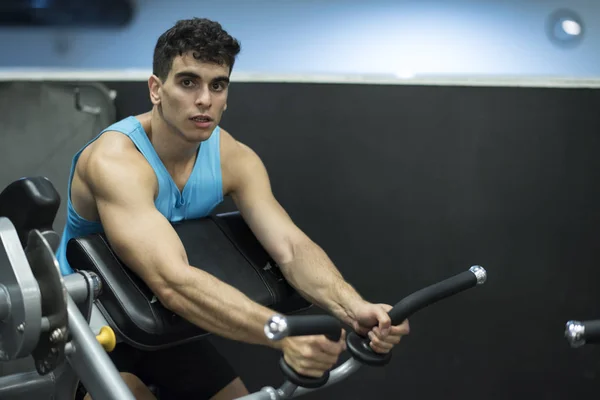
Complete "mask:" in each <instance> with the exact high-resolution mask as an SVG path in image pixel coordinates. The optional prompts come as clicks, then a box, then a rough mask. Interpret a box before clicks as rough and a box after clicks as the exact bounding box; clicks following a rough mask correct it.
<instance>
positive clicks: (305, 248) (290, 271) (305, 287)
mask: <svg viewBox="0 0 600 400" xmlns="http://www.w3.org/2000/svg"><path fill="white" fill-rule="evenodd" d="M280 267H281V270H282V272H283V274H284V276H285V278H286V280H287V281H288V282H289V283H290V284H291V285H292V286H293V287H294V288H295V289H296V290H297V291H298V292H299V293H300V294H301V295H302V296H303V297H304V298H306V299H307V300H309V301H311V302H312V303H313V304H315V305H317V306H319V307H321V308H323V309H325V310H328V311H329V312H331V313H332V314H333V315H335V316H336V317H338V318H339V319H340V320H342V321H344V322H345V323H347V324H351V323H352V322H353V319H354V317H353V315H352V311H351V310H352V308H353V307H354V306H355V305H356V304H358V303H360V302H362V301H363V299H362V297H361V296H360V295H359V294H358V292H357V291H356V290H355V289H354V288H353V287H352V286H351V285H350V284H349V283H348V282H346V281H345V280H344V278H343V276H342V275H341V273H340V272H339V271H338V269H337V268H336V267H335V266H334V265H333V262H332V261H331V260H330V258H329V257H328V256H327V254H326V253H325V252H324V251H323V249H321V247H320V246H318V245H317V244H315V243H314V242H312V241H310V240H308V239H307V240H305V241H303V242H302V243H298V244H296V245H295V246H294V251H293V257H292V259H291V260H290V261H289V262H285V263H282V264H280Z"/></svg>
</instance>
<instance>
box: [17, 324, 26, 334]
mask: <svg viewBox="0 0 600 400" xmlns="http://www.w3.org/2000/svg"><path fill="white" fill-rule="evenodd" d="M17 331H18V332H19V333H23V332H25V323H24V322H23V323H21V324H19V326H17Z"/></svg>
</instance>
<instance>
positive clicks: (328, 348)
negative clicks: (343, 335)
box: [317, 337, 346, 358]
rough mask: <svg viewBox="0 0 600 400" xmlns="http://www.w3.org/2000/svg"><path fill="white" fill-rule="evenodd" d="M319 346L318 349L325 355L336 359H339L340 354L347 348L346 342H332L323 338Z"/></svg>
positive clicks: (318, 343)
mask: <svg viewBox="0 0 600 400" xmlns="http://www.w3.org/2000/svg"><path fill="white" fill-rule="evenodd" d="M317 345H318V349H319V350H320V351H322V352H323V353H324V354H327V355H329V356H334V357H336V358H337V357H338V356H339V355H340V353H341V352H342V351H343V350H344V349H345V346H346V342H345V340H344V341H342V340H340V341H338V342H332V341H331V340H329V339H327V338H325V337H323V339H322V340H319V341H318V342H317Z"/></svg>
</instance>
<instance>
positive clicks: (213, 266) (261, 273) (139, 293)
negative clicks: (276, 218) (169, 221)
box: [67, 212, 310, 349]
mask: <svg viewBox="0 0 600 400" xmlns="http://www.w3.org/2000/svg"><path fill="white" fill-rule="evenodd" d="M173 227H174V229H175V231H176V232H177V234H178V235H179V237H180V238H181V241H182V243H183V245H184V247H185V249H186V252H187V255H188V259H189V261H190V264H191V265H192V266H194V267H196V268H200V269H202V270H204V271H206V272H208V273H210V274H212V275H214V276H215V277H217V278H218V279H220V280H222V281H223V282H225V283H228V284H230V285H232V286H234V287H236V288H237V289H239V290H240V291H241V292H243V293H244V294H246V295H247V296H248V297H249V298H251V299H252V300H254V301H256V302H257V303H259V304H262V305H264V306H267V307H270V308H273V309H274V310H276V311H278V312H282V313H294V312H297V311H301V310H304V309H306V308H308V307H310V303H308V302H307V301H306V300H304V299H303V298H302V297H300V295H299V294H298V293H297V292H296V291H295V290H294V289H293V288H292V287H291V286H290V285H289V284H288V283H287V281H286V280H285V279H284V278H283V275H282V274H281V271H280V270H279V267H278V266H277V264H276V263H275V262H274V261H273V260H272V259H271V257H270V256H269V255H268V253H267V252H266V251H265V250H264V249H263V248H262V246H261V245H260V243H259V242H258V240H257V239H256V238H255V237H254V235H253V234H252V231H251V230H250V229H249V228H248V226H247V225H246V224H245V222H244V220H243V219H242V217H241V215H240V214H239V213H238V212H234V213H227V214H219V215H215V216H210V217H206V218H201V219H196V220H187V221H184V222H181V223H177V224H174V225H173ZM67 259H68V260H69V264H70V265H71V266H72V267H73V268H75V269H77V270H89V271H93V272H95V273H97V274H98V275H99V276H100V278H101V279H102V281H103V290H102V293H101V294H100V296H99V297H98V300H97V302H96V303H97V305H98V309H99V310H100V311H101V312H102V314H103V315H104V317H105V318H106V319H107V320H108V321H109V323H110V324H111V326H112V327H113V329H115V331H116V332H117V334H118V335H119V337H120V339H122V340H123V341H125V342H127V343H129V344H131V345H132V346H135V347H138V348H142V349H157V348H164V347H168V346H172V345H176V344H179V343H182V342H185V341H189V340H194V339H197V338H200V337H202V336H204V335H207V334H208V332H206V331H204V330H202V329H201V328H199V327H197V326H195V325H193V324H191V323H189V322H188V321H186V320H185V319H183V318H181V317H179V316H178V315H176V314H174V313H173V312H171V311H169V310H168V309H166V308H165V307H164V306H163V305H162V304H160V302H158V301H157V300H156V297H155V296H154V294H153V293H152V291H151V290H150V289H149V288H148V286H147V285H146V284H145V283H144V282H143V281H142V280H141V279H140V278H139V277H138V276H137V275H135V274H134V273H133V272H132V271H131V270H129V268H127V267H126V266H125V265H124V264H123V263H122V262H121V260H119V258H118V257H117V255H116V254H115V253H114V252H113V251H112V249H111V247H110V245H109V243H108V241H107V239H106V237H105V235H104V234H93V235H89V236H85V237H81V238H75V239H71V240H70V241H69V243H68V246H67Z"/></svg>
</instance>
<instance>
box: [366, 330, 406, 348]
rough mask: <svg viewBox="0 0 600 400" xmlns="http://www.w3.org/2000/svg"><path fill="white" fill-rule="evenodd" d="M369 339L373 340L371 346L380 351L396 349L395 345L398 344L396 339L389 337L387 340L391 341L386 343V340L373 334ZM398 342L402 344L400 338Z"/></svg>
mask: <svg viewBox="0 0 600 400" xmlns="http://www.w3.org/2000/svg"><path fill="white" fill-rule="evenodd" d="M369 339H371V342H370V345H371V346H375V347H377V348H379V349H385V350H387V351H389V350H391V349H392V348H394V345H395V344H397V343H395V339H396V338H395V337H390V336H387V337H386V339H389V341H385V340H381V339H379V338H377V337H376V336H375V335H374V334H373V333H370V334H369ZM397 339H398V342H400V340H399V339H400V338H397Z"/></svg>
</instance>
